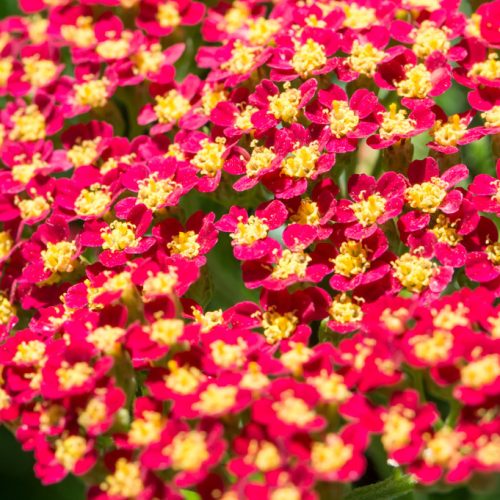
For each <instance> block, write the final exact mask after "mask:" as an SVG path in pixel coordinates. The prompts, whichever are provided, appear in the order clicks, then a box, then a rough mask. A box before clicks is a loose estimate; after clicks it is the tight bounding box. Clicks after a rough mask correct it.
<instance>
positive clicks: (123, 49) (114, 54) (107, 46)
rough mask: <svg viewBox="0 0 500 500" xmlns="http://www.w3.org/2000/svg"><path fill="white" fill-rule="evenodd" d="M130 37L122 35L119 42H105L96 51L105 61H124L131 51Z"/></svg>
mask: <svg viewBox="0 0 500 500" xmlns="http://www.w3.org/2000/svg"><path fill="white" fill-rule="evenodd" d="M129 38H130V37H129V36H127V34H126V33H124V34H122V37H121V38H118V39H117V40H104V41H103V42H100V43H99V44H98V45H97V47H96V49H95V51H96V53H97V54H99V55H100V56H101V57H102V58H103V59H109V60H113V59H123V58H125V57H127V55H128V53H129V50H130V41H129Z"/></svg>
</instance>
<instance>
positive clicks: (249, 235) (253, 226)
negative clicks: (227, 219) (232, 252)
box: [230, 215, 269, 245]
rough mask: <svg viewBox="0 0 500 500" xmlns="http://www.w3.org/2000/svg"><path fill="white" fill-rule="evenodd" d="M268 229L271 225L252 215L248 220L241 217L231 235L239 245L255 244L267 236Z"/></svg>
mask: <svg viewBox="0 0 500 500" xmlns="http://www.w3.org/2000/svg"><path fill="white" fill-rule="evenodd" d="M268 231H269V226H268V225H267V224H266V223H265V222H264V221H263V220H262V219H259V218H258V217H256V216H255V215H251V216H250V217H249V218H248V220H247V221H246V222H243V221H242V220H241V218H240V220H239V221H238V224H237V225H236V231H235V232H234V233H231V235H230V236H231V238H232V240H233V242H234V243H235V244H237V245H253V244H254V243H255V242H256V241H259V240H263V239H264V238H266V237H267V233H268Z"/></svg>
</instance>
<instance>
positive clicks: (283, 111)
mask: <svg viewBox="0 0 500 500" xmlns="http://www.w3.org/2000/svg"><path fill="white" fill-rule="evenodd" d="M301 99H302V94H301V93H300V90H298V89H293V88H290V83H289V82H287V84H285V91H284V92H281V94H277V95H273V96H269V97H268V100H269V111H270V113H271V114H272V115H273V116H274V117H275V118H276V119H277V120H283V121H284V122H286V123H292V122H295V121H296V120H297V117H298V115H299V112H300V110H299V104H300V100H301Z"/></svg>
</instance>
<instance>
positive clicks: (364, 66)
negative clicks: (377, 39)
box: [347, 40, 386, 76]
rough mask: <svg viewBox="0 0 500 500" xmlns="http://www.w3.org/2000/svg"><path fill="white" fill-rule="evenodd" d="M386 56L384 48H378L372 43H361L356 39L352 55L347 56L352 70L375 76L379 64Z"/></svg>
mask: <svg viewBox="0 0 500 500" xmlns="http://www.w3.org/2000/svg"><path fill="white" fill-rule="evenodd" d="M385 56H386V54H385V52H384V51H383V50H378V49H376V48H375V47H374V46H373V45H372V44H371V43H369V42H368V43H366V44H363V45H361V44H360V43H359V42H358V41H357V40H354V43H353V44H352V49H351V55H350V56H349V57H348V58H347V64H349V66H350V67H351V69H352V70H354V71H357V72H358V73H361V74H362V75H367V76H373V75H374V74H375V71H376V70H377V65H378V63H379V62H380V61H382V59H384V57H385Z"/></svg>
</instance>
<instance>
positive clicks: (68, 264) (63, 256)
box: [41, 241, 76, 273]
mask: <svg viewBox="0 0 500 500" xmlns="http://www.w3.org/2000/svg"><path fill="white" fill-rule="evenodd" d="M75 253H76V245H75V243H74V242H73V241H58V242H57V243H51V242H48V243H47V249H46V250H42V252H41V256H42V260H43V268H44V269H45V270H46V271H50V272H52V273H70V272H71V271H73V269H74V258H75Z"/></svg>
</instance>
